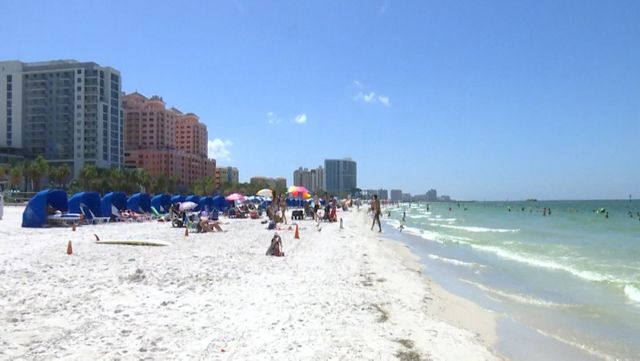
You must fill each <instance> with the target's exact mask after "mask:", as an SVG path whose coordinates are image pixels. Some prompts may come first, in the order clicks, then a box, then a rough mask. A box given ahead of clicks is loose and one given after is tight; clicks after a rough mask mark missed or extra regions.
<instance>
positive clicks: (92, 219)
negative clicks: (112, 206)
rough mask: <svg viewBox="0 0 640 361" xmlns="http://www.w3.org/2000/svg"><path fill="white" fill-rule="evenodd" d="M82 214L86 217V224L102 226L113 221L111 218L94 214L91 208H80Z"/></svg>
mask: <svg viewBox="0 0 640 361" xmlns="http://www.w3.org/2000/svg"><path fill="white" fill-rule="evenodd" d="M80 212H82V214H83V215H84V222H85V223H86V224H102V223H107V222H109V220H110V219H111V217H98V216H96V215H95V214H93V211H91V208H89V207H80Z"/></svg>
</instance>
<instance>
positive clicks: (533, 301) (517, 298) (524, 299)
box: [460, 278, 576, 308]
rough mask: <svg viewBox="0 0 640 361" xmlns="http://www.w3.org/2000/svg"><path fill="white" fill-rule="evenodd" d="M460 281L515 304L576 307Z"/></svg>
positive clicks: (464, 280)
mask: <svg viewBox="0 0 640 361" xmlns="http://www.w3.org/2000/svg"><path fill="white" fill-rule="evenodd" d="M460 281H462V282H464V283H468V284H470V285H472V286H475V287H477V288H479V289H480V290H482V291H484V292H487V293H490V294H493V295H495V296H499V297H502V298H503V299H508V300H510V301H513V302H517V303H521V304H525V305H531V306H540V307H547V308H569V307H576V305H568V304H564V303H556V302H551V301H547V300H542V299H539V298H535V297H531V296H525V295H521V294H517V293H509V292H505V291H502V290H497V289H495V288H491V287H487V286H485V285H482V284H480V283H477V282H473V281H469V280H466V279H462V278H461V279H460Z"/></svg>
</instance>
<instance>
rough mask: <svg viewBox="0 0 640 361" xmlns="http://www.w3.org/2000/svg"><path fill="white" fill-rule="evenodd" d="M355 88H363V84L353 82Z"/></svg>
mask: <svg viewBox="0 0 640 361" xmlns="http://www.w3.org/2000/svg"><path fill="white" fill-rule="evenodd" d="M353 86H355V87H356V88H361V87H362V83H360V82H359V81H358V80H354V81H353Z"/></svg>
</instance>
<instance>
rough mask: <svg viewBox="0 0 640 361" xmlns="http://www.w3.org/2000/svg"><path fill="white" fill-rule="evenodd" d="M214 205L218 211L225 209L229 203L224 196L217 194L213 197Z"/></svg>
mask: <svg viewBox="0 0 640 361" xmlns="http://www.w3.org/2000/svg"><path fill="white" fill-rule="evenodd" d="M213 207H214V208H215V209H217V210H218V211H223V210H224V209H225V208H227V207H229V203H228V202H227V200H226V199H224V197H223V196H215V197H213Z"/></svg>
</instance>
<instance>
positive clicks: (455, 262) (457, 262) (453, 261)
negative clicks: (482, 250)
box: [428, 254, 485, 268]
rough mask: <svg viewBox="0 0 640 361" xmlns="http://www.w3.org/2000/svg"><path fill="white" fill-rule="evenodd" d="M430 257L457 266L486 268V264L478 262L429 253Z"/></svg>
mask: <svg viewBox="0 0 640 361" xmlns="http://www.w3.org/2000/svg"><path fill="white" fill-rule="evenodd" d="M428 257H429V258H431V259H435V260H437V261H440V262H444V263H449V264H452V265H455V266H461V267H469V268H484V267H485V266H484V265H481V264H478V263H473V262H464V261H460V260H457V259H452V258H446V257H441V256H437V255H435V254H429V255H428Z"/></svg>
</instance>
